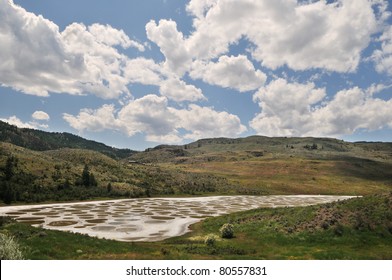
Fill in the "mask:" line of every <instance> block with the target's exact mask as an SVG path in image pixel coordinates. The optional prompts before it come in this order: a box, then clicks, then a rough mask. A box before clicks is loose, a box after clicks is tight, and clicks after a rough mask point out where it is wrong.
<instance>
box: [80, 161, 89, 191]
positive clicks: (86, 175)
mask: <svg viewBox="0 0 392 280" xmlns="http://www.w3.org/2000/svg"><path fill="white" fill-rule="evenodd" d="M82 185H83V186H85V187H89V186H90V171H89V169H88V165H87V164H85V165H84V169H83V172H82Z"/></svg>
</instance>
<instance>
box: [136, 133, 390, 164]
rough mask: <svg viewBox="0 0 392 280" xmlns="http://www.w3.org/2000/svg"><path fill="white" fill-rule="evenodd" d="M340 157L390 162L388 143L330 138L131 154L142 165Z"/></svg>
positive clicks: (221, 142) (258, 140)
mask: <svg viewBox="0 0 392 280" xmlns="http://www.w3.org/2000/svg"><path fill="white" fill-rule="evenodd" d="M268 155H270V156H271V155H273V156H274V157H300V158H318V159H323V158H331V157H336V158H342V157H356V158H364V159H377V160H380V159H381V160H387V161H391V160H392V143H382V142H358V143H350V142H345V141H342V140H337V139H333V138H311V137H304V138H300V137H292V138H287V137H265V136H250V137H247V138H237V139H230V138H211V139H201V140H198V141H196V142H192V143H189V144H186V145H181V146H180V145H159V146H157V147H155V148H150V149H146V150H145V151H144V152H141V153H137V154H134V155H132V156H131V157H130V158H131V159H134V160H139V161H142V162H172V163H183V162H194V161H213V160H218V161H221V160H230V159H233V160H235V159H236V156H237V157H238V156H239V157H242V158H244V157H245V158H249V157H262V156H268Z"/></svg>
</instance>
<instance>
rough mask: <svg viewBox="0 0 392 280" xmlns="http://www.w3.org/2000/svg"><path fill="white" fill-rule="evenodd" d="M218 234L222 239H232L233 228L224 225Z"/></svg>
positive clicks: (230, 225) (229, 225)
mask: <svg viewBox="0 0 392 280" xmlns="http://www.w3.org/2000/svg"><path fill="white" fill-rule="evenodd" d="M219 232H220V234H221V237H222V238H233V237H234V226H233V225H232V224H224V225H223V226H222V227H221V228H220V229H219Z"/></svg>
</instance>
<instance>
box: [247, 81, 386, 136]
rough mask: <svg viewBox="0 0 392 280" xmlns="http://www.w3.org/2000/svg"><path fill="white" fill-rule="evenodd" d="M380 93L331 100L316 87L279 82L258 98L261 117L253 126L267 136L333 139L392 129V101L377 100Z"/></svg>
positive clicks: (350, 93) (351, 93)
mask: <svg viewBox="0 0 392 280" xmlns="http://www.w3.org/2000/svg"><path fill="white" fill-rule="evenodd" d="M376 91H377V90H376ZM376 91H375V87H374V86H372V87H371V88H369V89H368V90H363V89H360V88H358V87H354V88H351V89H347V90H342V91H339V92H338V93H336V95H335V96H334V97H333V98H332V99H331V100H328V99H327V98H326V94H325V89H319V88H316V87H315V85H314V84H313V83H309V84H299V83H288V82H287V81H285V80H283V79H278V80H275V81H273V82H271V83H270V84H269V85H268V86H267V87H265V88H262V89H260V91H259V92H257V93H256V94H255V95H254V100H255V101H256V102H258V103H259V105H260V108H261V113H259V114H258V115H256V117H255V118H254V119H253V120H252V121H251V122H250V126H251V127H252V128H253V129H254V130H255V131H256V132H257V133H258V134H262V135H267V136H330V137H338V136H342V135H351V134H353V133H354V132H355V131H357V130H359V129H364V130H368V131H371V130H378V129H382V128H386V127H388V124H389V127H391V125H390V124H391V121H392V100H382V99H379V98H376V97H374V93H375V92H376Z"/></svg>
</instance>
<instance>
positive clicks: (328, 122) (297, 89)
mask: <svg viewBox="0 0 392 280" xmlns="http://www.w3.org/2000/svg"><path fill="white" fill-rule="evenodd" d="M389 2H390V1H383V0H338V1H331V0H328V1H325V0H324V1H315V0H306V1H305V0H298V1H295V0H274V1H270V0H190V1H180V0H143V1H125V0H124V1H122V0H112V1H104V0H84V1H76V0H69V1H60V0H36V1H27V0H14V1H10V0H0V119H1V120H2V121H6V122H8V123H11V124H14V125H17V126H19V127H29V128H35V129H40V130H45V131H56V132H70V133H73V134H77V135H80V136H82V137H85V138H87V139H92V140H96V141H99V142H103V143H105V144H107V145H110V146H114V147H119V148H131V149H135V150H143V149H146V148H148V147H154V146H156V145H158V144H185V143H189V142H192V141H195V140H198V139H201V138H211V137H231V138H238V137H246V136H250V135H264V136H271V137H273V136H285V137H297V136H299V137H304V136H313V137H333V138H338V139H343V140H346V141H389V142H392V25H391V23H392V16H391V12H392V7H391V6H392V3H389Z"/></svg>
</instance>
